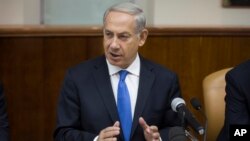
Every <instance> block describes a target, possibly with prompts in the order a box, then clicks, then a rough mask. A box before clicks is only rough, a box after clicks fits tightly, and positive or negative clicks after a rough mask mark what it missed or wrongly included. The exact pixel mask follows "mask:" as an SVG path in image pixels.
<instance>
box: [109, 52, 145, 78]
mask: <svg viewBox="0 0 250 141" xmlns="http://www.w3.org/2000/svg"><path fill="white" fill-rule="evenodd" d="M106 62H107V64H108V70H109V75H110V76H112V75H114V74H117V73H118V72H119V71H120V70H122V68H120V67H117V66H114V65H112V64H110V63H109V61H108V60H107V59H106ZM126 70H127V71H128V72H129V73H130V74H133V75H136V76H138V77H139V74H140V57H139V55H138V53H137V55H136V57H135V60H134V61H133V62H132V64H130V65H129V66H128V68H126Z"/></svg>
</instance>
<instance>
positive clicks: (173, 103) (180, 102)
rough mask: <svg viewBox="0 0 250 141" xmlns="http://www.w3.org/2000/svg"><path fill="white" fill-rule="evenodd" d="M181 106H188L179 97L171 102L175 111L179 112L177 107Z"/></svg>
mask: <svg viewBox="0 0 250 141" xmlns="http://www.w3.org/2000/svg"><path fill="white" fill-rule="evenodd" d="M180 104H184V105H185V104H186V103H185V101H184V100H183V99H182V98H179V97H176V98H174V99H173V100H172V102H171V108H172V110H173V111H175V112H177V107H178V106H179V105H180Z"/></svg>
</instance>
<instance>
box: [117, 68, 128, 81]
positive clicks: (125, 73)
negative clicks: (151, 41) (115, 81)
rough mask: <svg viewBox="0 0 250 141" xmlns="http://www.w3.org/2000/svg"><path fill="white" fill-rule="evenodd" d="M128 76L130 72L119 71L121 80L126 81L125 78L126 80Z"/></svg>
mask: <svg viewBox="0 0 250 141" xmlns="http://www.w3.org/2000/svg"><path fill="white" fill-rule="evenodd" d="M127 74H128V71H126V70H120V71H119V75H120V80H122V81H124V80H125V78H126V76H127Z"/></svg>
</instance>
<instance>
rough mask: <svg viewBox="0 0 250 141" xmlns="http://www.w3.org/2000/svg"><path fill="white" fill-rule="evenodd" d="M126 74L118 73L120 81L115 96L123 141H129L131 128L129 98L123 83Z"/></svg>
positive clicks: (124, 72)
mask: <svg viewBox="0 0 250 141" xmlns="http://www.w3.org/2000/svg"><path fill="white" fill-rule="evenodd" d="M127 74H128V71H126V70H121V71H119V75H120V80H119V84H118V94H117V95H118V96H117V107H118V112H119V117H120V122H121V126H122V131H123V135H124V138H125V141H129V138H130V132H131V127H132V114H131V104H130V97H129V92H128V88H127V85H126V83H125V78H126V76H127Z"/></svg>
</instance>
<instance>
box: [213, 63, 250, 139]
mask: <svg viewBox="0 0 250 141" xmlns="http://www.w3.org/2000/svg"><path fill="white" fill-rule="evenodd" d="M249 86H250V60H248V61H246V62H244V63H241V64H240V65H238V66H236V67H235V68H233V69H232V70H230V71H229V72H228V73H227V74H226V96H225V102H226V110H225V121H224V126H223V128H222V130H221V132H220V134H219V136H218V138H217V140H218V141H229V140H230V139H229V128H230V125H233V124H239V125H241V124H242V125H247V124H248V125H250V87H249Z"/></svg>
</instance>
